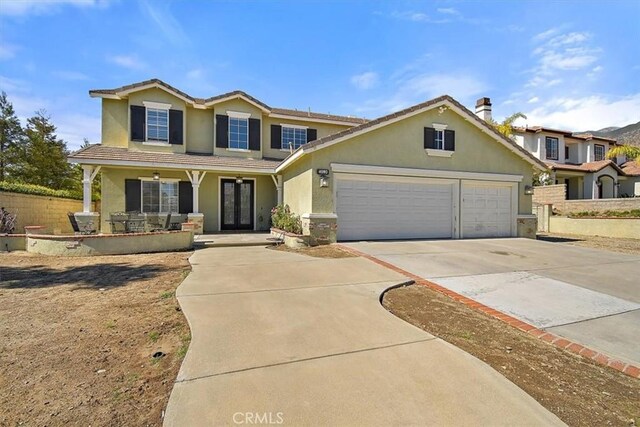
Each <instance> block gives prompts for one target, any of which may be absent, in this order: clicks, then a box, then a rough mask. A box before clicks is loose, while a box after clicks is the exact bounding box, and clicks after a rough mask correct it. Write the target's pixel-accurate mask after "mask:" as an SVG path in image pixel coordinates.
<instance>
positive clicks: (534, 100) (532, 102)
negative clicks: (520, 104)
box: [527, 96, 540, 104]
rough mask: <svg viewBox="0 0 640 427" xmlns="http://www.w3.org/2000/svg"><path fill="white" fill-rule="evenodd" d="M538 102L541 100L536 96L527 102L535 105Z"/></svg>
mask: <svg viewBox="0 0 640 427" xmlns="http://www.w3.org/2000/svg"><path fill="white" fill-rule="evenodd" d="M538 101H540V98H538V97H537V96H534V97H533V98H531V99H529V100H528V101H527V104H535V103H536V102H538Z"/></svg>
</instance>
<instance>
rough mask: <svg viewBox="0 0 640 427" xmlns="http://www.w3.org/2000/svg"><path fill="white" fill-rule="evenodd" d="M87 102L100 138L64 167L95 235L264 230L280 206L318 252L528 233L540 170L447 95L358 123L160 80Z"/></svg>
mask: <svg viewBox="0 0 640 427" xmlns="http://www.w3.org/2000/svg"><path fill="white" fill-rule="evenodd" d="M90 95H91V96H92V97H96V98H101V99H102V142H101V143H100V144H95V145H92V146H89V147H87V148H84V149H81V150H79V151H78V152H76V153H74V154H73V155H71V156H70V160H71V161H72V162H75V163H79V164H81V165H82V167H83V168H84V171H85V175H84V177H85V179H84V183H85V214H86V215H93V216H95V217H97V216H98V215H100V218H101V219H100V222H101V230H102V231H103V232H109V229H110V228H109V218H110V214H111V213H114V212H121V211H137V212H143V213H151V212H153V213H156V212H160V213H167V212H171V213H172V215H174V214H175V215H177V214H181V215H183V216H184V217H185V219H186V218H188V219H189V220H190V221H191V222H194V223H197V224H199V229H198V231H199V232H205V233H206V232H219V231H225V230H268V229H269V226H270V224H269V221H270V212H271V209H272V208H273V207H274V206H276V205H277V204H287V205H289V206H290V208H291V210H292V211H293V212H294V213H296V214H298V215H300V216H301V218H302V223H303V230H304V233H305V234H308V235H311V236H312V237H314V241H316V242H320V243H321V242H332V241H335V240H336V239H338V240H354V239H392V238H470V237H490V236H517V235H519V234H520V235H522V234H530V233H531V230H532V229H533V230H534V233H535V225H534V226H533V228H532V224H531V222H532V221H533V222H534V223H535V218H532V217H531V215H530V214H531V195H530V194H531V185H532V176H533V173H534V171H539V172H541V171H544V170H545V169H546V166H545V164H544V163H543V162H541V161H540V160H538V159H536V158H535V157H534V156H532V155H531V154H530V153H529V152H527V151H526V150H524V149H523V148H521V147H519V146H518V145H517V144H516V143H515V142H514V141H511V140H510V139H508V138H504V137H503V136H502V135H500V134H499V133H497V132H495V131H494V130H493V129H492V128H491V127H490V126H488V125H487V123H486V122H484V121H483V120H482V119H480V118H479V117H478V116H476V115H475V114H473V113H472V112H471V111H469V110H467V109H466V108H465V107H464V106H462V105H461V104H459V103H458V102H456V101H455V100H454V99H452V98H451V97H449V96H442V97H439V98H436V99H433V100H430V101H427V102H424V103H422V104H418V105H415V106H413V107H410V108H407V109H405V110H402V111H398V112H396V113H393V114H390V115H387V116H384V117H380V118H378V119H375V120H371V121H367V120H364V119H359V118H354V117H344V116H336V115H328V114H319V113H312V112H307V111H297V110H290V109H283V108H273V107H270V106H268V105H267V104H265V103H263V102H261V101H259V100H257V99H255V98H253V97H252V96H250V95H248V94H246V93H244V92H241V91H235V92H230V93H226V94H223V95H218V96H214V97H211V98H206V99H203V98H194V97H192V96H190V95H187V94H186V93H184V92H181V91H180V90H178V89H176V88H174V87H172V86H170V85H168V84H166V83H164V82H162V81H160V80H157V79H154V80H148V81H145V82H141V83H136V84H132V85H128V86H123V87H120V88H116V89H109V90H92V91H90ZM98 170H99V171H101V172H102V173H101V176H102V203H101V212H99V213H92V212H89V211H90V203H89V198H90V189H91V181H92V179H93V178H94V177H95V176H96V173H97V171H98Z"/></svg>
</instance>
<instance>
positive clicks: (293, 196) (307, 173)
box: [282, 157, 313, 215]
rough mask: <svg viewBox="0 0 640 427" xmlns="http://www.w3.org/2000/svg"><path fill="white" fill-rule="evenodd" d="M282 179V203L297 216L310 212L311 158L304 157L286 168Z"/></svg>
mask: <svg viewBox="0 0 640 427" xmlns="http://www.w3.org/2000/svg"><path fill="white" fill-rule="evenodd" d="M282 178H283V201H284V203H286V204H288V205H289V207H290V208H291V211H292V212H294V213H295V214H297V215H302V214H303V213H310V212H311V186H312V181H313V170H312V169H311V158H310V157H306V158H304V159H302V160H300V161H298V162H296V163H295V164H293V165H292V166H291V167H289V168H287V169H286V170H285V172H284V174H283V176H282Z"/></svg>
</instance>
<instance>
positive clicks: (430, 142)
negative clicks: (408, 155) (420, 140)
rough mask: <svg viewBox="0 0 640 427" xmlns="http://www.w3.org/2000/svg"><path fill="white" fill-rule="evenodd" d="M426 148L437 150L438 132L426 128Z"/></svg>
mask: <svg viewBox="0 0 640 427" xmlns="http://www.w3.org/2000/svg"><path fill="white" fill-rule="evenodd" d="M424 148H433V149H435V148H436V130H435V129H434V128H424Z"/></svg>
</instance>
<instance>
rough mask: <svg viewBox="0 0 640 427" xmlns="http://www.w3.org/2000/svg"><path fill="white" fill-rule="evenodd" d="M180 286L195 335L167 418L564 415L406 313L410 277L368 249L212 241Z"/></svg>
mask: <svg viewBox="0 0 640 427" xmlns="http://www.w3.org/2000/svg"><path fill="white" fill-rule="evenodd" d="M190 261H191V263H192V264H193V272H192V273H191V274H190V275H189V276H188V277H187V279H186V280H185V281H184V282H183V284H182V285H181V286H180V287H179V288H178V291H177V296H178V300H179V302H180V305H181V306H182V309H183V311H184V313H185V315H186V317H187V319H188V321H189V324H190V326H191V331H192V342H191V346H190V347H189V351H188V353H187V356H186V358H185V360H184V362H183V364H182V367H181V369H180V372H179V374H178V379H177V381H176V384H175V386H174V389H173V391H172V394H171V398H170V400H169V404H168V407H167V411H166V415H165V425H167V426H184V425H188V426H212V425H234V424H237V423H242V422H244V423H245V424H246V423H247V420H248V419H249V418H251V419H252V420H256V419H259V420H261V421H263V422H264V421H272V422H277V421H279V420H282V421H283V424H284V425H465V424H468V425H562V423H561V422H560V420H559V419H558V418H557V417H555V416H554V415H553V414H551V413H550V412H548V411H547V410H546V409H544V408H543V407H542V406H541V405H539V404H538V403H537V402H536V401H535V400H533V399H532V398H531V397H530V396H528V395H527V394H525V393H524V392H523V391H522V390H520V389H519V388H518V387H516V386H515V385H514V384H512V383H511V382H509V381H508V380H506V379H505V378H504V377H502V376H501V375H500V374H499V373H497V372H496V371H494V370H493V369H492V368H490V367H489V366H487V365H486V364H484V363H483V362H481V361H480V360H478V359H476V358H474V357H472V356H470V355H468V354H467V353H465V352H463V351H461V350H459V349H457V348H455V347H453V346H451V345H449V344H448V343H446V342H444V341H442V340H440V339H437V338H435V337H433V336H432V335H429V334H427V333H425V332H424V331H422V330H420V329H418V328H415V327H413V326H411V325H409V324H407V323H405V322H404V321H402V320H400V319H398V318H396V317H395V316H393V315H392V314H390V313H389V312H387V311H386V310H384V308H382V306H381V305H380V303H379V297H380V294H381V293H382V292H383V291H384V290H385V289H386V288H388V287H390V286H393V285H395V284H398V283H402V282H404V281H406V278H405V277H403V276H401V275H398V274H397V273H395V272H392V271H390V270H388V269H386V268H383V267H379V266H377V265H375V264H374V263H372V262H370V261H368V260H365V259H363V258H344V259H318V258H311V257H307V256H303V255H297V254H292V253H287V252H281V251H273V250H270V249H266V248H252V247H251V248H211V249H203V250H200V251H197V252H196V253H195V254H194V255H193V256H192V258H191V259H190Z"/></svg>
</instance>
